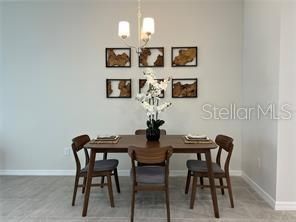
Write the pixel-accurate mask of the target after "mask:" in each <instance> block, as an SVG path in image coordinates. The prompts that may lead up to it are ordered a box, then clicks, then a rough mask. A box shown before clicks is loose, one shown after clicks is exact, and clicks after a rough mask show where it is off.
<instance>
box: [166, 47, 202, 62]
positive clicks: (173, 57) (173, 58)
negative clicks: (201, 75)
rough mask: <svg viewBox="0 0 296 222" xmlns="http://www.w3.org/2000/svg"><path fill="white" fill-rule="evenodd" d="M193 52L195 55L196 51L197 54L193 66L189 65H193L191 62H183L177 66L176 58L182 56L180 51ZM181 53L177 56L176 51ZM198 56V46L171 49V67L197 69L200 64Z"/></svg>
mask: <svg viewBox="0 0 296 222" xmlns="http://www.w3.org/2000/svg"><path fill="white" fill-rule="evenodd" d="M186 49H187V50H189V49H190V50H193V53H194V51H195V53H194V58H195V60H194V61H195V62H194V63H193V64H188V63H191V62H192V61H190V62H186V63H185V62H181V64H176V61H175V58H176V57H177V56H180V50H186ZM177 50H178V51H179V52H178V53H179V54H177V55H176V51H177ZM197 55H198V47H197V46H187V47H185V46H182V47H172V48H171V66H172V67H196V66H197V64H198V57H197Z"/></svg>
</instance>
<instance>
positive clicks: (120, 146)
mask: <svg viewBox="0 0 296 222" xmlns="http://www.w3.org/2000/svg"><path fill="white" fill-rule="evenodd" d="M129 146H136V147H143V148H151V147H165V146H172V148H173V152H174V153H195V152H205V151H206V150H210V149H215V148H217V144H216V143H215V142H213V141H212V140H211V141H210V142H208V143H194V144H187V143H185V142H184V135H161V136H160V139H159V141H158V142H151V141H147V139H146V135H120V139H119V141H118V143H116V144H110V143H108V144H107V143H93V141H90V142H88V143H87V144H86V145H85V148H88V149H92V150H95V151H96V152H110V153H124V152H127V150H128V147H129Z"/></svg>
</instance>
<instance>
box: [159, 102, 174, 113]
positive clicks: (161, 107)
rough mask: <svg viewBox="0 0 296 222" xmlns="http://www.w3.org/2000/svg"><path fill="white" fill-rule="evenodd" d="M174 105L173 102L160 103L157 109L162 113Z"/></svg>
mask: <svg viewBox="0 0 296 222" xmlns="http://www.w3.org/2000/svg"><path fill="white" fill-rule="evenodd" d="M171 105H172V103H167V102H166V103H164V104H161V105H159V106H158V107H157V108H156V110H157V112H159V113H161V112H163V111H164V110H166V109H167V108H169V107H170V106H171Z"/></svg>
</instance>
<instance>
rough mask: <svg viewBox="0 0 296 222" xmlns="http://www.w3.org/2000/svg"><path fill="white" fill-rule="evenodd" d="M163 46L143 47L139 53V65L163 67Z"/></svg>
mask: <svg viewBox="0 0 296 222" xmlns="http://www.w3.org/2000/svg"><path fill="white" fill-rule="evenodd" d="M163 66H164V47H145V48H143V49H141V53H140V55H139V67H163Z"/></svg>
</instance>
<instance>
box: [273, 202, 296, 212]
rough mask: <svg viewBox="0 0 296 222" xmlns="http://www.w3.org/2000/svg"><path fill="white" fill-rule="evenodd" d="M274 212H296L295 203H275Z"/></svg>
mask: <svg viewBox="0 0 296 222" xmlns="http://www.w3.org/2000/svg"><path fill="white" fill-rule="evenodd" d="M274 209H275V210H287V211H288V210H293V211H294V210H296V202H292V201H291V202H285V201H276V202H275V207H274Z"/></svg>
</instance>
